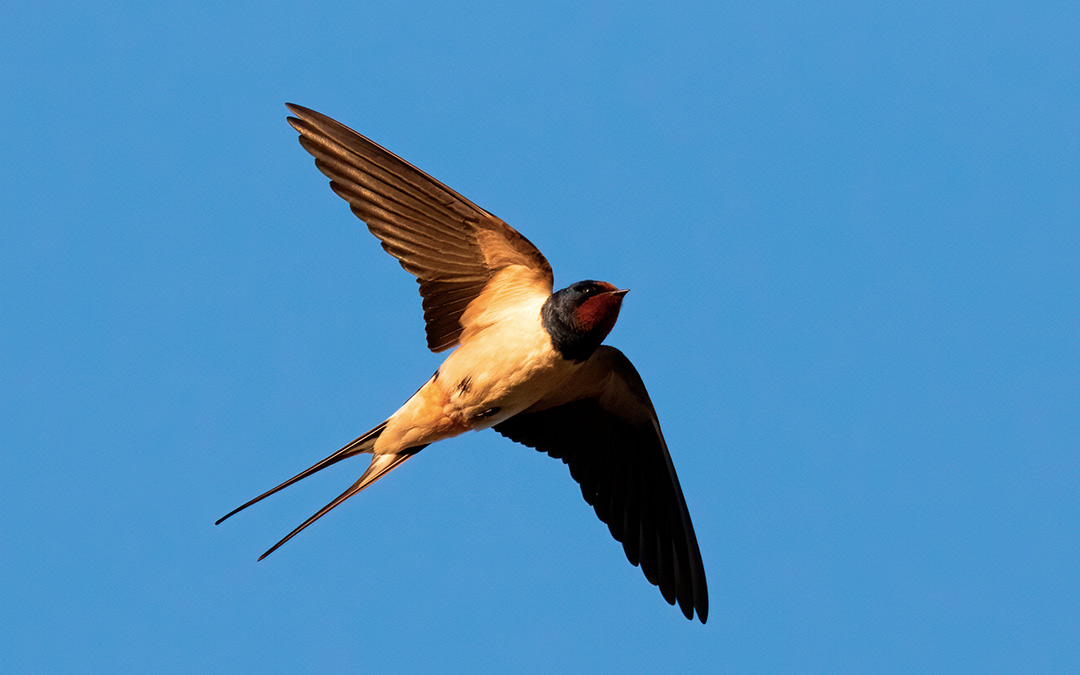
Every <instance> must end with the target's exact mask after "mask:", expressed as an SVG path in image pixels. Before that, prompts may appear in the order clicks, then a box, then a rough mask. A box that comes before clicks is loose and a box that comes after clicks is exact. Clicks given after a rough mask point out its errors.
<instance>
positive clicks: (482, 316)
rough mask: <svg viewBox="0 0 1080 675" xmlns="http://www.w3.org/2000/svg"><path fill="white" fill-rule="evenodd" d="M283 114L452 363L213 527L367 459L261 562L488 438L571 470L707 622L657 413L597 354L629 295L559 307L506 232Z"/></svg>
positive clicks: (585, 298) (694, 552)
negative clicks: (441, 445)
mask: <svg viewBox="0 0 1080 675" xmlns="http://www.w3.org/2000/svg"><path fill="white" fill-rule="evenodd" d="M289 108H290V109H291V110H292V111H293V112H294V113H296V114H297V115H298V117H299V119H296V118H290V120H289V121H290V123H291V124H292V125H293V126H294V127H295V128H296V129H298V130H299V131H300V133H301V144H302V145H303V146H304V147H305V149H307V150H308V151H309V152H311V153H312V154H313V155H314V156H315V157H316V164H317V165H318V166H319V168H320V170H322V171H323V172H324V173H326V174H327V175H328V176H329V177H330V178H331V187H332V188H333V189H334V191H335V192H337V193H338V194H339V195H340V196H342V197H343V198H345V199H346V200H347V201H348V202H349V203H350V204H351V205H352V208H353V211H354V212H355V213H356V214H357V215H358V216H359V217H360V218H361V219H363V220H364V221H365V222H366V223H368V226H369V228H370V229H371V231H372V233H374V234H375V235H376V236H377V237H379V239H381V240H382V242H383V247H384V248H385V249H386V250H387V251H388V252H389V253H391V254H392V255H394V256H395V257H397V258H398V260H399V261H400V262H401V264H402V267H404V268H405V269H406V270H407V271H409V272H411V273H412V274H414V275H415V276H416V277H417V281H418V282H419V283H420V292H421V295H422V296H423V297H424V310H425V319H426V322H427V333H428V345H429V347H430V348H431V349H432V350H434V351H441V350H443V349H447V348H450V347H457V348H456V349H455V350H454V351H453V352H451V353H450V355H449V356H448V357H447V358H446V359H445V360H444V361H443V363H442V364H441V365H440V366H439V369H438V370H437V371H435V373H434V374H433V375H432V376H431V377H430V378H429V379H428V380H427V381H426V382H425V383H424V384H423V386H421V387H420V389H419V390H417V392H416V393H415V394H413V395H412V396H411V397H410V398H409V399H408V400H407V401H406V402H405V403H404V404H403V405H402V406H401V407H400V408H399V409H398V410H397V411H396V412H395V413H394V414H392V415H391V416H390V417H389V418H387V420H386V421H385V422H383V423H381V424H379V425H377V426H376V427H374V428H373V429H371V430H370V431H368V432H367V433H365V434H363V435H361V436H360V437H358V438H357V439H355V440H354V441H352V442H351V443H349V444H347V445H346V446H345V447H343V448H341V449H340V450H338V451H337V452H335V453H333V454H332V455H330V456H329V457H327V458H325V459H323V460H322V461H320V462H318V463H316V464H315V465H313V466H312V467H310V468H309V469H307V470H305V471H303V472H301V473H300V474H298V475H296V476H294V477H293V478H291V479H289V480H288V481H285V482H284V483H282V484H281V485H278V486H277V487H275V488H273V489H272V490H269V491H267V492H265V493H263V494H262V495H260V496H258V497H256V498H255V499H252V500H251V501H249V502H247V503H245V504H243V505H242V506H240V507H239V508H237V509H235V510H234V511H232V512H230V513H229V514H227V515H226V516H224V517H223V518H221V520H219V521H218V522H219V523H220V522H221V521H222V520H225V518H228V517H229V516H231V515H233V514H234V513H236V512H237V511H240V510H242V509H244V508H247V507H248V506H250V505H251V504H254V503H255V502H258V501H260V500H262V499H263V498H265V497H267V496H269V495H271V494H273V493H275V492H277V491H278V490H281V489H282V488H285V487H287V486H289V485H291V484H292V483H294V482H296V481H298V480H300V479H302V478H304V477H306V476H309V475H311V474H312V473H315V472H316V471H319V470H321V469H323V468H326V467H327V466H330V465H331V464H335V463H337V462H338V461H341V460H342V459H345V458H347V457H352V456H354V455H356V454H360V453H370V454H371V455H372V460H371V464H370V465H369V466H368V468H367V470H366V471H365V472H364V473H363V475H361V477H360V478H359V480H357V481H356V483H354V484H353V485H352V486H351V487H350V488H349V489H348V490H346V491H345V492H343V493H342V494H341V495H339V496H338V497H337V498H336V499H334V500H333V501H331V502H330V503H329V504H327V505H326V506H325V507H323V509H321V510H320V511H319V512H317V513H316V514H315V515H313V516H312V517H311V518H309V519H308V520H307V521H305V522H304V523H302V524H301V525H300V526H299V527H297V528H296V529H294V530H293V531H292V532H291V533H290V534H289V535H288V536H286V537H285V538H284V539H282V540H281V541H280V542H278V543H277V544H276V545H275V546H274V547H273V548H271V549H270V550H269V551H267V552H266V553H264V554H263V556H262V557H266V556H267V555H269V554H270V553H272V552H273V551H274V550H276V549H277V548H278V547H279V546H281V545H282V544H284V543H285V542H286V541H288V540H289V539H291V538H292V537H293V536H295V535H296V534H298V533H299V532H300V531H301V530H303V529H304V528H306V527H307V526H308V525H310V524H311V523H313V522H315V521H316V520H317V519H319V518H320V517H322V516H323V515H324V514H326V513H327V512H329V511H330V510H331V509H333V508H334V507H336V506H337V505H338V504H340V503H342V502H343V501H345V500H346V499H348V498H349V497H351V496H353V495H355V494H356V493H358V492H360V491H361V490H363V489H364V488H366V487H367V486H369V485H371V484H372V483H374V482H375V481H377V480H378V479H379V478H381V477H382V476H384V475H386V474H387V473H389V472H390V471H391V470H393V469H394V468H396V467H397V466H400V465H401V463H403V462H404V461H406V460H407V459H409V458H410V457H412V456H414V455H415V454H416V453H417V452H419V451H420V450H422V449H423V448H424V447H426V446H427V445H429V444H431V443H434V442H437V441H440V440H443V439H446V438H450V437H452V436H456V435H459V434H461V433H464V432H466V431H470V430H475V431H478V430H482V429H486V428H489V427H494V428H495V429H496V431H498V432H499V433H502V434H503V435H505V436H507V437H509V438H511V439H513V440H515V441H519V442H521V443H524V444H525V445H529V446H531V447H535V448H537V449H539V450H542V451H544V452H547V453H548V454H550V455H552V456H554V457H559V458H561V459H562V460H563V461H564V462H566V463H567V464H569V465H570V470H571V474H572V475H573V477H574V478H575V479H576V480H577V481H578V482H579V483H580V484H581V487H582V494H583V496H584V497H585V499H586V501H588V502H589V503H590V504H592V505H593V507H594V508H595V509H596V513H597V515H598V516H599V517H600V518H601V520H603V521H604V522H606V523H607V524H608V526H609V528H610V529H611V533H612V535H613V536H614V537H615V538H616V539H617V540H619V541H621V542H622V543H623V548H624V551H625V552H626V555H627V557H628V558H629V559H630V562H632V563H633V564H635V565H637V564H641V567H642V570H643V571H644V572H645V575H646V577H647V578H648V579H649V581H651V582H652V583H653V584H656V585H659V586H660V588H661V591H662V592H663V593H664V597H665V599H667V600H668V602H670V603H672V604H674V603H675V602H676V601H678V603H679V605H680V607H681V608H682V610H683V613H684V614H685V615H686V616H687V618H693V614H694V610H695V609H696V610H697V613H698V616H699V618H700V619H701V621H702V622H704V621H705V618H706V616H707V612H708V595H707V590H706V586H705V573H704V568H703V566H702V564H701V554H700V553H699V551H698V547H697V541H696V537H695V536H694V531H693V526H692V524H691V523H690V517H689V513H688V512H687V510H686V504H685V501H684V499H683V496H682V490H681V488H680V487H679V483H678V478H677V477H676V475H675V470H674V466H673V465H672V463H671V458H670V456H669V454H668V451H667V447H666V444H665V443H664V439H663V435H662V434H661V433H660V427H659V423H658V421H657V420H656V414H655V412H654V410H653V408H652V403H651V402H650V401H649V398H648V394H647V393H646V392H645V387H644V385H643V384H642V383H641V379H640V377H639V376H638V374H637V372H636V370H634V368H633V366H632V365H631V364H630V362H629V361H628V360H627V359H626V357H625V356H623V355H622V353H621V352H619V351H618V350H616V349H614V348H612V347H602V346H601V343H602V341H603V339H604V338H605V337H606V336H607V334H608V333H609V332H610V331H611V329H612V327H613V326H614V324H615V321H616V319H617V317H618V314H619V309H620V307H621V304H622V299H623V295H624V294H625V293H626V291H625V290H619V289H618V288H617V287H615V286H613V285H612V284H609V283H606V282H602V281H582V282H578V283H575V284H572V285H571V286H569V287H567V288H564V289H562V290H560V291H558V292H554V293H553V292H552V291H553V275H552V272H551V267H550V265H549V264H548V262H547V260H546V259H544V257H543V255H541V254H540V252H539V251H538V250H537V249H536V247H535V246H533V245H532V244H531V243H530V242H529V241H528V240H527V239H525V238H524V237H523V236H521V234H520V233H518V232H517V231H516V230H514V229H513V228H511V227H510V226H508V225H506V223H504V222H502V221H501V220H499V219H498V218H495V217H494V216H492V215H491V214H489V213H487V212H486V211H483V210H482V209H480V208H479V207H477V206H475V205H474V204H472V203H471V202H469V201H468V200H466V199H465V198H463V197H461V196H460V195H458V194H457V193H455V192H453V191H452V190H450V189H449V188H447V187H446V186H444V185H442V184H441V183H439V182H438V181H436V180H434V179H433V178H431V177H430V176H427V174H424V173H423V172H421V171H419V170H418V169H416V168H415V167H413V166H412V165H410V164H408V163H407V162H405V161H404V160H402V159H400V158H398V157H396V156H395V155H393V154H391V153H389V152H388V151H386V150H385V149H383V148H381V147H379V146H378V145H376V144H374V143H372V142H371V141H369V140H368V139H366V138H364V137H363V136H360V135H359V134H357V133H356V132H354V131H352V130H351V129H348V128H347V127H344V126H343V125H341V124H339V123H337V122H335V121H334V120H332V119H330V118H328V117H325V116H323V115H320V114H319V113H316V112H314V111H311V110H307V109H306V108H301V107H300V106H293V105H290V106H289ZM261 559H262V558H260V560H261Z"/></svg>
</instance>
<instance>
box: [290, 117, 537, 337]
mask: <svg viewBox="0 0 1080 675" xmlns="http://www.w3.org/2000/svg"><path fill="white" fill-rule="evenodd" d="M286 105H287V106H288V108H289V110H291V111H292V112H293V114H295V115H296V117H290V118H289V124H291V125H292V126H293V128H295V129H296V130H297V131H299V132H300V145H302V146H304V149H305V150H307V151H308V152H310V153H311V154H312V155H313V156H314V157H315V165H316V166H317V167H319V170H320V171H322V172H323V173H324V174H326V175H327V176H328V177H329V178H330V187H331V188H333V190H334V192H336V193H337V194H338V195H339V196H341V197H342V198H343V199H345V201H347V202H349V204H350V205H351V206H352V210H353V213H355V214H356V215H357V216H358V217H359V218H360V219H361V220H363V221H364V222H365V223H367V225H368V229H370V230H371V233H372V234H374V235H375V236H376V237H378V238H379V239H380V240H381V241H382V245H383V248H384V249H386V251H387V252H388V253H390V255H392V256H394V257H395V258H397V259H398V261H399V262H400V263H401V266H402V267H404V268H405V270H406V271H408V272H409V273H410V274H413V275H414V276H416V280H417V281H418V282H419V283H420V295H422V296H423V298H424V301H423V305H424V320H425V322H426V323H427V340H428V347H429V348H430V349H431V350H432V351H434V352H439V351H442V350H444V349H449V348H450V347H453V346H455V345H456V344H458V342H459V340H460V338H461V334H462V331H464V330H465V329H467V328H468V323H469V321H470V319H471V317H473V316H476V315H477V314H478V313H479V312H477V311H476V309H475V308H474V311H473V312H470V313H469V314H468V315H465V311H466V309H468V308H469V306H470V304H471V303H473V301H475V300H476V299H477V298H479V297H480V296H481V295H482V294H483V293H484V290H485V287H486V286H487V285H488V282H490V281H491V280H492V278H493V277H495V275H496V274H498V273H499V272H500V271H502V270H504V269H506V268H508V267H513V266H517V267H518V268H519V269H516V270H513V274H511V275H510V277H512V278H513V279H514V280H515V283H516V284H518V285H521V284H524V285H527V286H530V287H533V288H535V290H536V291H538V292H545V293H548V294H550V293H551V290H552V284H553V281H554V279H553V275H552V272H551V265H549V264H548V261H547V260H546V259H545V258H544V256H543V255H542V254H541V253H540V251H539V250H537V248H536V247H535V246H533V244H532V242H530V241H529V240H528V239H526V238H525V237H524V236H522V235H521V234H520V233H519V232H518V231H517V230H515V229H514V228H512V227H510V226H509V225H507V224H506V223H504V222H503V221H502V220H500V219H499V218H496V217H495V216H493V215H491V214H490V213H488V212H487V211H485V210H483V209H482V208H480V207H479V206H476V205H475V204H473V203H472V202H470V201H469V200H468V199H465V198H464V197H462V196H461V195H459V194H458V193H456V192H454V191H453V190H451V189H450V188H448V187H446V186H445V185H443V184H442V183H440V182H439V181H437V180H435V179H434V178H432V177H431V176H429V175H427V174H426V173H424V172H423V171H421V170H420V169H417V168H416V167H414V166H413V165H412V164H409V163H408V162H406V161H405V160H403V159H401V158H400V157H398V156H397V155H395V154H393V153H392V152H390V151H388V150H386V149H385V148H383V147H381V146H379V145H377V144H376V143H374V142H372V141H370V140H368V139H367V138H364V137H363V136H361V135H360V134H358V133H356V132H355V131H353V130H352V129H350V128H348V127H346V126H345V125H343V124H341V123H340V122H337V121H335V120H332V119H330V118H329V117H327V116H325V115H322V114H320V113H317V112H315V111H313V110H308V109H307V108H304V107H301V106H298V105H293V104H291V103H289V104H286ZM503 278H504V279H505V278H506V276H505V275H504V277H503ZM484 300H486V298H485V299H482V302H483V301H484ZM481 304H482V303H481Z"/></svg>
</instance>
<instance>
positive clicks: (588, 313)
mask: <svg viewBox="0 0 1080 675" xmlns="http://www.w3.org/2000/svg"><path fill="white" fill-rule="evenodd" d="M608 285H609V286H611V284H608ZM611 290H613V291H614V290H618V289H617V288H616V287H615V286H611ZM621 307H622V295H614V294H612V293H610V292H609V293H600V294H597V295H594V296H592V297H591V298H589V299H588V300H586V301H585V302H583V303H581V305H580V306H579V307H578V308H577V309H576V310H574V318H575V319H577V322H578V325H580V326H581V328H582V329H583V330H585V331H586V332H589V333H593V332H596V333H600V334H601V335H604V336H606V335H607V334H608V333H610V332H611V329H612V328H614V327H615V320H616V319H618V318H619V309H620V308H621Z"/></svg>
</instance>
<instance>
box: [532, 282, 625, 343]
mask: <svg viewBox="0 0 1080 675" xmlns="http://www.w3.org/2000/svg"><path fill="white" fill-rule="evenodd" d="M627 290H628V289H622V290H620V289H619V288H618V287H616V286H614V285H612V284H609V283H608V282H606V281H592V280H587V281H579V282H577V283H575V284H571V285H569V286H567V287H566V288H564V289H562V290H561V291H556V292H555V293H553V294H552V296H551V297H550V298H548V300H547V302H546V303H544V308H543V310H542V312H541V315H542V317H543V321H544V329H545V330H547V332H548V334H549V335H550V336H551V343H552V345H553V346H554V347H555V349H556V351H558V352H559V353H560V354H561V355H562V356H563V358H567V359H570V360H572V361H584V360H585V359H587V358H589V357H590V356H592V353H593V352H594V351H596V348H597V347H599V346H600V343H602V342H603V341H604V338H606V337H607V334H608V333H610V332H611V329H612V328H614V327H615V320H616V319H618V318H619V308H620V307H622V301H623V296H624V295H626V293H627Z"/></svg>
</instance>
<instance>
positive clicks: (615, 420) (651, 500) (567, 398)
mask: <svg viewBox="0 0 1080 675" xmlns="http://www.w3.org/2000/svg"><path fill="white" fill-rule="evenodd" d="M495 430H496V431H498V432H499V433H501V434H503V435H504V436H507V437H508V438H510V439H512V440H514V441H517V442H519V443H524V444H525V445H528V446H530V447H533V448H536V449H537V450H540V451H542V452H546V453H547V454H549V455H551V456H552V457H555V458H557V459H561V460H562V461H563V462H564V463H566V464H567V465H568V466H569V467H570V475H572V476H573V477H574V480H576V481H577V482H578V483H579V484H580V485H581V494H582V495H583V496H584V497H585V501H586V502H588V503H589V504H591V505H592V506H593V508H594V509H595V510H596V515H597V516H599V517H600V520H602V521H603V522H605V523H607V525H608V528H609V529H610V530H611V534H612V536H613V537H615V539H616V540H618V541H620V542H622V545H623V550H624V551H625V552H626V557H627V558H628V559H629V560H630V562H631V563H633V564H634V565H638V564H640V565H641V570H642V572H644V573H645V577H646V578H647V579H648V580H649V582H650V583H652V584H654V585H657V586H659V587H660V592H661V593H663V595H664V599H666V600H667V601H668V603H670V604H672V605H674V604H675V602H676V601H678V603H679V607H680V609H682V612H683V614H684V615H686V618H688V619H693V618H694V610H695V609H696V610H697V614H698V618H699V619H701V622H702V623H704V622H705V620H706V618H707V617H708V613H709V595H708V589H707V587H706V584H705V568H704V566H703V565H702V562H701V552H700V551H699V550H698V544H697V537H696V536H695V535H694V526H693V524H692V523H691V522H690V513H689V512H688V511H687V509H686V501H685V500H684V499H683V494H682V488H681V487H680V486H679V479H678V477H677V476H676V475H675V466H674V465H673V464H672V463H671V455H670V454H668V449H667V444H666V443H665V442H664V436H663V434H662V433H661V432H660V423H659V421H658V420H657V417H656V411H655V410H654V409H653V405H652V401H650V400H649V395H648V393H647V392H646V391H645V385H644V383H643V382H642V381H641V376H640V375H638V373H637V370H636V369H635V368H634V366H633V365H632V364H631V363H630V360H629V359H627V358H626V357H625V356H624V355H623V354H622V352H620V351H619V350H618V349H615V348H614V347H608V346H603V347H600V348H599V349H598V350H597V351H596V353H595V354H593V356H592V357H591V358H590V359H589V360H588V361H587V362H586V363H585V364H584V365H583V366H582V367H581V369H580V370H579V371H578V372H577V374H575V375H574V377H573V379H572V380H571V381H570V383H569V384H568V385H566V386H565V387H563V388H561V389H559V390H558V391H557V392H554V393H552V394H550V395H548V397H546V398H545V399H542V400H541V401H540V402H538V403H536V404H535V405H533V406H532V407H531V408H529V409H527V410H525V411H524V412H522V413H519V414H518V415H515V416H514V417H512V418H510V419H508V420H506V421H505V422H502V423H501V424H498V425H496V426H495Z"/></svg>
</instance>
